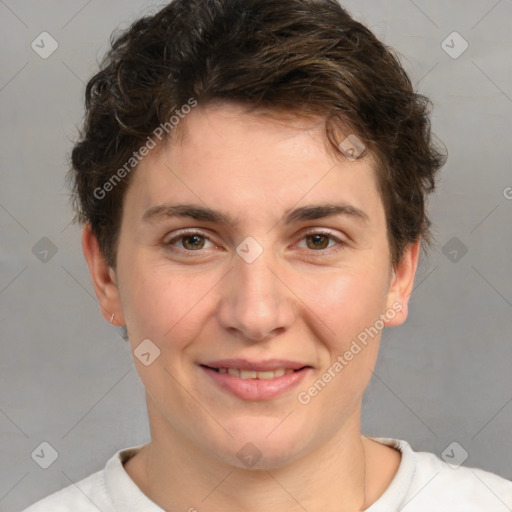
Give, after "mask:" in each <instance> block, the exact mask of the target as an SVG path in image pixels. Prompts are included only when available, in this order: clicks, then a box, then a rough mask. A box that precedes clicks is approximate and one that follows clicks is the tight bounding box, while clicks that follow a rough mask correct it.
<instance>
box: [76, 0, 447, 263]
mask: <svg viewBox="0 0 512 512" xmlns="http://www.w3.org/2000/svg"><path fill="white" fill-rule="evenodd" d="M85 96H86V116H85V121H84V126H83V129H82V131H81V135H80V138H79V140H78V141H77V143H76V144H75V146H74V148H73V150H72V155H71V160H72V168H71V169H70V172H69V175H68V177H69V178H71V183H72V190H73V198H74V206H75V211H76V215H75V220H78V221H79V222H82V223H90V225H91V229H92V231H93V233H94V235H95V236H96V238H97V240H98V243H99V246H100V248H101V251H102V253H103V255H104V256H105V259H106V261H107V263H108V264H109V265H110V266H111V267H114V268H115V264H116V256H117V243H118V236H119V231H120V222H121V215H122V206H123V197H124V192H125V190H126V187H127V186H128V184H129V182H130V177H131V175H132V174H133V173H129V172H124V173H122V174H119V172H120V170H121V168H123V166H124V168H125V169H126V162H128V161H130V159H132V160H133V158H132V157H133V155H134V151H136V150H137V149H138V148H140V147H141V146H142V145H144V144H145V143H147V141H149V140H150V139H151V138H152V137H153V135H154V131H155V129H156V128H157V127H158V126H160V125H162V124H164V123H167V124H169V119H170V118H171V117H172V116H173V115H174V114H175V113H177V111H180V109H181V108H182V106H183V105H186V104H187V103H189V102H190V99H191V98H194V101H197V103H198V104H199V105H202V106H207V105H208V104H211V103H213V102H216V101H231V102H236V103H240V104H243V105H245V106H246V107H247V108H248V109H250V110H262V111H269V112H275V113H277V112H283V111H287V112H289V113H294V114H299V115H306V116H321V117H322V118H323V119H325V133H326V137H327V139H328V141H329V142H330V143H331V144H332V146H333V148H335V149H336V151H338V153H340V151H339V149H338V147H339V144H340V140H337V137H336V133H339V132H340V130H339V128H340V127H343V131H344V133H347V127H349V133H352V134H355V135H356V136H357V138H358V139H360V140H361V141H362V142H363V143H364V145H365V146H366V148H367V151H369V152H371V154H372V155H373V156H374V157H375V161H376V167H377V168H376V169H375V171H376V173H377V177H378V183H379V189H380V193H381V196H382V200H383V204H384V208H385V212H386V219H387V230H388V239H389V244H390V252H391V257H392V263H393V265H396V264H397V263H398V262H399V261H400V258H401V256H402V255H403V251H404V249H405V247H406V246H407V244H408V243H411V242H415V241H418V240H420V239H421V240H422V241H424V242H427V243H428V241H429V239H430V236H431V235H430V221H429V218H428V216H427V213H426V204H425V203H426V196H427V194H428V193H430V192H432V191H433V190H434V188H435V177H436V173H437V171H438V170H439V168H440V167H441V166H442V165H443V164H444V161H445V158H446V157H445V154H444V153H443V152H442V151H441V150H440V149H439V148H437V147H436V145H435V144H434V143H433V140H432V135H431V128H430V119H429V115H430V107H431V102H430V100H429V99H428V98H426V97H425V96H423V95H421V94H418V93H416V92H414V90H413V87H412V84H411V81H410V79H409V77H408V76H407V74H406V72H405V71H404V69H403V68H402V66H401V64H400V63H399V60H398V58H397V57H396V56H395V55H394V52H393V51H392V50H391V49H389V48H388V47H386V46H385V45H384V44H383V43H381V42H380V41H379V40H378V39H377V38H376V37H375V36H374V35H373V33H372V32H371V31H370V30H369V29H368V28H366V27H365V26H363V25H362V24H361V23H359V22H357V21H355V20H354V19H353V18H352V17H351V16H350V15H349V14H348V13H347V11H346V10H344V9H343V8H342V7H341V6H340V5H339V4H338V3H337V2H336V1H335V0H279V1H275V0H174V1H172V2H171V3H170V4H168V5H167V6H165V7H164V8H163V9H161V10H160V11H159V12H157V13H156V14H154V15H151V16H147V17H143V18H141V19H139V20H138V21H136V22H135V23H133V24H132V25H131V27H130V28H129V29H128V30H126V31H124V32H122V33H121V34H120V35H118V36H117V37H114V36H112V39H111V49H110V50H109V52H108V53H107V55H106V56H105V57H104V59H103V61H102V63H101V67H100V71H99V72H98V73H97V74H95V75H94V76H93V77H92V78H91V80H90V81H89V82H88V84H87V87H86V94H85ZM340 155H341V153H340ZM135 163H136V162H135ZM132 165H134V163H133V164H132ZM135 167H136V166H135ZM116 171H117V172H118V178H119V176H121V177H122V179H118V180H117V182H116V183H114V185H115V186H109V187H108V189H107V187H106V185H107V184H108V182H109V180H110V183H112V177H113V176H114V174H115V173H116ZM98 190H101V191H103V192H105V190H108V193H103V192H102V193H101V194H99V193H98Z"/></svg>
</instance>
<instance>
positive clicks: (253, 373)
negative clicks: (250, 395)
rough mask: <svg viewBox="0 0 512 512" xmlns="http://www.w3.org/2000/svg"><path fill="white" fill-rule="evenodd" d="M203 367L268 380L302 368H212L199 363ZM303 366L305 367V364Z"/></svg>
mask: <svg viewBox="0 0 512 512" xmlns="http://www.w3.org/2000/svg"><path fill="white" fill-rule="evenodd" d="M201 366H204V367H205V368H209V369H210V370H213V371H214V372H217V373H226V374H228V375H231V376H233V377H239V378H240V379H260V380H268V379H275V378H276V377H282V376H283V375H290V374H291V373H294V372H298V371H300V370H302V368H299V369H298V370H293V369H292V368H278V369H277V370H263V371H257V370H249V369H245V368H226V367H220V368H212V367H210V366H206V365H201ZM303 368H306V367H305V366H304V367H303Z"/></svg>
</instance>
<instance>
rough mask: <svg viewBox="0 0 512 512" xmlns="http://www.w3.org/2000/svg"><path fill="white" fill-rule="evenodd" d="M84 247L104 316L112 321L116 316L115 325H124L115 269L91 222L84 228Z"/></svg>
mask: <svg viewBox="0 0 512 512" xmlns="http://www.w3.org/2000/svg"><path fill="white" fill-rule="evenodd" d="M82 249H83V252H84V257H85V260H86V262H87V266H88V267H89V273H90V275H91V281H92V284H93V287H94V292H95V293H96V297H97V299H98V303H99V305H100V309H101V313H102V315H103V317H104V318H105V319H106V320H107V321H108V322H110V323H114V318H115V325H124V323H125V322H124V317H123V312H122V308H121V300H120V296H119V289H118V286H117V284H118V283H117V276H116V273H115V270H114V269H113V268H112V267H110V266H109V265H108V264H107V262H106V260H105V257H104V255H103V253H102V252H101V249H100V247H99V244H98V240H97V239H96V236H95V235H94V233H93V232H92V230H91V226H90V224H86V225H85V226H84V228H83V230H82Z"/></svg>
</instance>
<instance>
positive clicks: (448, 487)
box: [23, 438, 512, 512]
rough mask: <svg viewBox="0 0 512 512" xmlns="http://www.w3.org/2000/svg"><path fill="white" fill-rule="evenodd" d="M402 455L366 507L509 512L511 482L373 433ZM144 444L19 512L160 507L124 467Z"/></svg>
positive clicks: (388, 511) (149, 511) (404, 511)
mask: <svg viewBox="0 0 512 512" xmlns="http://www.w3.org/2000/svg"><path fill="white" fill-rule="evenodd" d="M375 441H378V442H380V443H383V444H387V445H389V446H392V447H393V448H395V449H397V450H399V451H400V452H401V454H402V460H401V462H400V466H399V468H398V471H397V473H396V475H395V477H394V478H393V480H392V481H391V484H390V485H389V487H388V488H387V489H386V491H385V492H384V494H383V495H382V496H381V497H380V498H379V499H378V500H377V501H376V502H375V503H373V505H371V506H370V507H369V508H367V509H366V511H365V512H395V511H400V512H510V511H512V482H511V481H509V480H505V479H504V478H501V477H499V476H497V475H495V474H493V473H489V472H487V471H483V470H481V469H473V468H467V467H464V466H460V467H458V468H456V469H452V467H450V466H449V465H448V464H447V463H446V462H444V461H442V460H441V459H439V458H438V457H437V456H436V455H434V454H432V453H426V452H414V451H413V450H412V448H411V447H410V446H409V444H408V443H407V442H405V441H399V440H395V439H384V438H375ZM142 446H143V445H138V446H133V447H130V448H125V449H124V450H120V451H118V452H117V453H116V454H115V455H114V456H113V457H112V458H111V459H110V460H109V461H108V462H107V464H106V466H105V469H103V470H101V471H98V472H97V473H93V474H92V475H90V476H88V477H86V478H84V479H83V480H80V481H79V482H77V483H76V484H72V485H70V486H69V487H66V488H64V489H62V490H60V491H57V492H55V493H53V494H51V495H50V496H48V497H46V498H44V499H42V500H40V501H38V502H37V503H35V504H33V505H32V506H30V507H29V508H27V509H25V510H24V511H23V512H70V511H73V512H98V510H100V511H101V512H164V511H163V509H162V508H160V507H159V506H158V505H156V504H155V503H153V502H152V501H151V500H150V499H149V498H148V497H147V496H146V495H145V494H143V493H142V491H141V490H140V489H139V488H138V487H137V485H136V484H135V482H134V481H133V480H132V479H131V478H130V476H129V475H128V473H127V472H126V471H125V469H124V467H123V462H125V461H126V460H128V459H129V458H130V457H132V456H133V455H135V453H136V452H137V451H138V450H139V449H140V448H141V447H142Z"/></svg>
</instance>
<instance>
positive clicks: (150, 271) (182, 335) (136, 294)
mask: <svg viewBox="0 0 512 512" xmlns="http://www.w3.org/2000/svg"><path fill="white" fill-rule="evenodd" d="M126 268H130V269H131V270H130V271H129V272H125V273H124V275H123V276H121V278H120V280H121V281H122V282H123V283H124V286H123V289H122V290H121V295H122V303H123V313H124V315H125V320H126V323H127V328H128V332H129V333H130V341H132V343H136V340H142V339H145V338H149V339H151V340H153V341H154V342H155V343H156V344H157V345H159V346H160V345H163V343H166V340H167V345H168V344H169V343H168V340H172V341H173V343H172V348H175V345H176V344H177V345H179V344H180V340H183V343H186V340H189V339H192V338H193V337H194V333H195V332H197V331H198V330H199V329H200V328H201V325H203V324H204V316H205V314H206V309H205V308H206V306H207V304H208V302H209V300H208V299H209V298H208V294H209V293H213V292H214V288H215V282H216V281H218V279H215V276H212V275H210V274H209V273H207V272H190V271H188V272H178V271H176V270H173V269H172V268H169V267H168V266H166V265H165V264H164V265H162V264H159V265H154V264H153V265H151V264H150V263H149V262H148V263H147V264H144V263H142V262H140V263H137V262H136V261H135V262H133V261H132V262H131V263H130V265H129V266H127V267H126ZM210 300H211V299H210ZM132 338H133V339H132ZM169 348H171V347H169ZM176 348H178V347H176ZM166 349H167V347H166Z"/></svg>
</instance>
